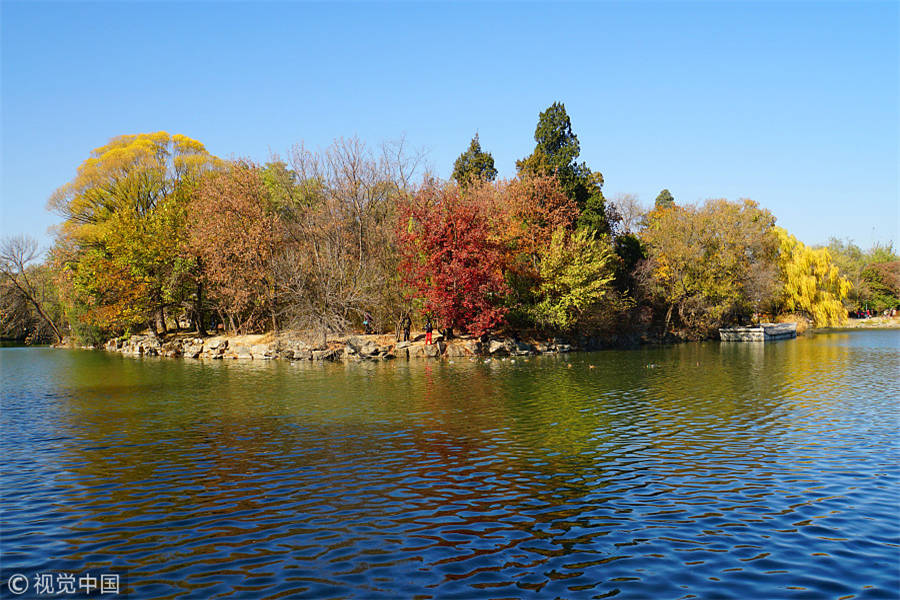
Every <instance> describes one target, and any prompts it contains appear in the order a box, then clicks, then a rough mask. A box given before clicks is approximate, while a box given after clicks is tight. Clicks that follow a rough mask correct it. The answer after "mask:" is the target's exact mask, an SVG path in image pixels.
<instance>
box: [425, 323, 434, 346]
mask: <svg viewBox="0 0 900 600" xmlns="http://www.w3.org/2000/svg"><path fill="white" fill-rule="evenodd" d="M432 331H434V325H432V324H431V317H427V318H426V319H425V343H426V344H430V343H431V332H432Z"/></svg>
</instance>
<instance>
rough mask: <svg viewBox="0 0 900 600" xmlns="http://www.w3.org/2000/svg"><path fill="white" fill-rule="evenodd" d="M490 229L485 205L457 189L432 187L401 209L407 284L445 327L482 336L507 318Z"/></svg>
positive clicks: (504, 288)
mask: <svg viewBox="0 0 900 600" xmlns="http://www.w3.org/2000/svg"><path fill="white" fill-rule="evenodd" d="M489 227H490V223H489V220H488V218H487V215H486V214H485V210H484V208H483V206H482V205H480V204H479V203H477V202H476V201H474V200H472V199H471V198H467V197H463V196H461V195H460V193H459V189H458V188H457V187H454V186H443V187H439V186H438V185H436V184H435V183H433V182H432V183H429V184H427V185H425V186H424V187H423V189H422V190H420V192H419V193H418V194H417V195H416V197H415V198H414V199H413V200H412V201H411V202H408V203H406V204H404V206H403V207H402V210H401V213H400V220H399V232H398V233H399V245H400V252H401V256H402V261H401V263H400V268H401V273H402V275H403V279H404V282H405V283H406V284H407V285H408V286H409V288H410V289H412V290H415V293H417V294H418V295H419V296H420V297H422V298H423V299H424V305H425V311H426V312H428V313H430V314H432V315H433V316H434V317H435V318H436V319H437V321H438V323H439V324H441V325H443V326H444V327H447V328H451V329H462V330H464V331H468V332H469V333H472V334H474V335H481V334H483V333H484V332H486V331H488V330H490V329H492V328H494V327H496V326H497V325H499V324H500V322H501V321H502V319H503V315H504V313H505V312H506V309H505V307H504V306H503V305H502V300H503V296H504V295H505V294H506V293H507V292H508V288H507V286H506V283H505V282H504V280H503V274H502V266H503V265H502V256H503V253H502V252H501V248H500V246H499V244H498V243H497V242H495V241H493V240H492V236H491V232H490V230H489Z"/></svg>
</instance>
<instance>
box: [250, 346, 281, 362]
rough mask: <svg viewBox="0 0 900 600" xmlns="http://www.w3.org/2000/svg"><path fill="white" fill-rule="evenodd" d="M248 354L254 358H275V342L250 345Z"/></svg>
mask: <svg viewBox="0 0 900 600" xmlns="http://www.w3.org/2000/svg"><path fill="white" fill-rule="evenodd" d="M250 354H252V355H253V358H255V359H266V358H268V359H271V358H275V356H276V352H275V344H254V345H253V346H251V347H250Z"/></svg>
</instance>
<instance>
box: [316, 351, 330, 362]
mask: <svg viewBox="0 0 900 600" xmlns="http://www.w3.org/2000/svg"><path fill="white" fill-rule="evenodd" d="M312 359H313V360H334V350H313V351H312Z"/></svg>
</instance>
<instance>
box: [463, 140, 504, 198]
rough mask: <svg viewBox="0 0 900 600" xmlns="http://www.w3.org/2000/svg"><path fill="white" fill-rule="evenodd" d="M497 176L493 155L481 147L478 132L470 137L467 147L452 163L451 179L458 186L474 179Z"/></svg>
mask: <svg viewBox="0 0 900 600" xmlns="http://www.w3.org/2000/svg"><path fill="white" fill-rule="evenodd" d="M496 178H497V169H495V168H494V157H493V156H491V154H490V152H484V151H483V150H482V149H481V142H480V141H479V140H478V134H477V133H476V134H475V137H473V138H472V142H471V143H470V144H469V149H468V150H466V151H465V152H463V153H462V154H460V155H459V158H457V159H456V162H454V163H453V179H455V180H456V183H458V184H459V185H460V187H466V186H467V185H468V184H469V183H470V182H472V181H474V180H482V181H493V180H494V179H496Z"/></svg>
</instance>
